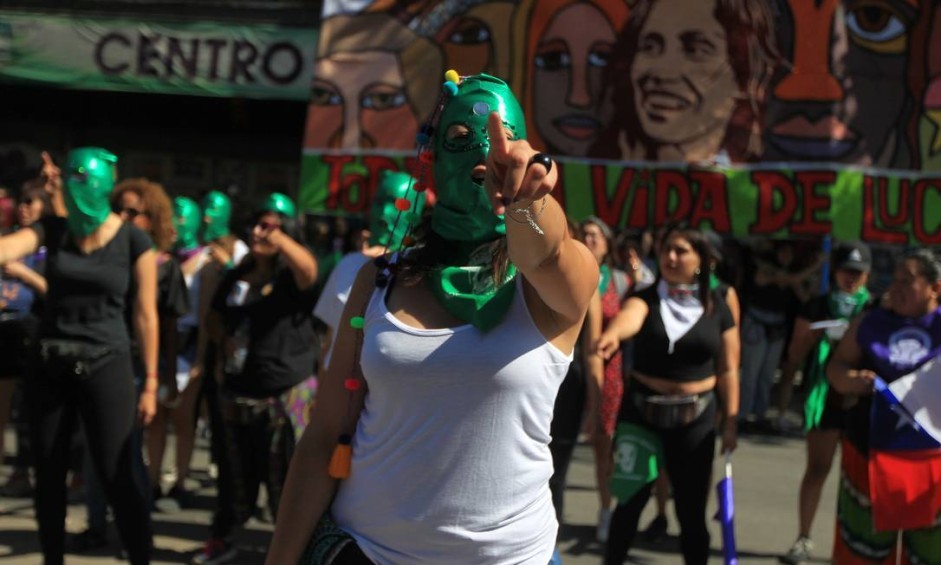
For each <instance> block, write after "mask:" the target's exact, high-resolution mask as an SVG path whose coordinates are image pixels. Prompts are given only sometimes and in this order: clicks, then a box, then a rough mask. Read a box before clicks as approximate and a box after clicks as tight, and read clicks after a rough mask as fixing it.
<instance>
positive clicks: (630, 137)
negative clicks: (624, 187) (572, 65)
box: [590, 0, 781, 162]
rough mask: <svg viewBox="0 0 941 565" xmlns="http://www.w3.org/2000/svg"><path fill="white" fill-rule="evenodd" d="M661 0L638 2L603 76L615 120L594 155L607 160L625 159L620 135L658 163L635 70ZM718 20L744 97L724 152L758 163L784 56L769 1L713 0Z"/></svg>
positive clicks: (738, 159)
mask: <svg viewBox="0 0 941 565" xmlns="http://www.w3.org/2000/svg"><path fill="white" fill-rule="evenodd" d="M656 1H657V0H638V1H637V3H636V4H634V6H633V8H631V19H630V22H629V23H628V25H627V26H625V27H624V29H623V30H622V31H621V33H620V34H619V36H618V41H617V43H616V44H615V48H614V52H613V53H612V62H611V64H610V65H608V68H607V71H606V77H605V84H606V93H605V95H606V96H612V97H613V99H614V100H615V101H617V102H618V103H617V104H615V111H614V117H613V119H612V120H611V123H610V125H609V127H607V128H606V129H605V130H604V131H602V133H601V134H600V135H599V136H598V140H597V141H596V142H595V144H594V145H593V147H592V150H591V151H590V155H591V156H593V157H603V158H608V159H618V158H620V157H621V152H620V146H619V143H618V140H619V137H620V135H621V132H622V131H623V132H624V133H625V134H626V136H627V141H628V142H629V143H631V144H636V143H639V144H640V145H641V146H642V147H644V148H645V155H644V158H645V159H648V160H654V159H656V143H655V142H654V140H653V139H650V138H649V137H648V136H647V135H646V134H645V132H644V130H643V128H642V127H641V125H640V121H639V119H638V118H637V111H636V110H635V108H636V106H635V97H636V93H635V92H634V85H633V84H632V82H631V68H632V67H633V65H634V57H635V56H636V55H637V46H638V45H639V42H640V34H641V32H642V31H643V29H644V25H645V24H646V23H647V18H648V17H649V16H650V12H651V10H652V9H653V6H654V4H655V3H656ZM713 1H714V2H715V5H716V7H715V11H714V12H713V15H714V16H715V18H716V21H718V22H719V24H720V25H722V28H723V29H724V30H725V35H726V43H727V45H728V58H729V64H730V65H731V67H732V72H733V73H734V74H735V82H736V84H737V85H738V87H739V89H740V90H741V91H742V92H743V93H744V94H745V96H743V97H741V98H738V99H737V100H736V102H735V107H734V108H733V110H732V115H731V117H730V119H729V124H728V126H727V127H726V132H725V138H724V139H723V141H722V147H723V148H725V149H726V150H727V151H728V153H729V157H730V158H731V159H732V161H734V162H748V161H757V160H758V158H759V157H760V156H761V153H762V149H761V134H762V130H761V128H762V125H763V124H762V122H763V119H764V110H765V106H766V104H767V90H768V85H769V83H770V82H771V77H772V75H773V74H774V70H775V68H776V67H777V66H778V65H779V63H780V60H781V57H780V55H779V54H778V50H777V46H776V44H775V37H774V26H773V23H772V22H773V20H772V16H771V13H770V10H769V8H768V6H767V5H766V0H713Z"/></svg>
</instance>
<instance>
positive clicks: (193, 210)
mask: <svg viewBox="0 0 941 565" xmlns="http://www.w3.org/2000/svg"><path fill="white" fill-rule="evenodd" d="M200 221H201V218H200V217H199V205H197V204H196V201H194V200H193V199H192V198H187V197H185V196H177V197H176V198H174V199H173V226H174V227H175V228H176V248H177V249H179V250H181V251H189V250H190V249H195V248H197V247H199V238H198V234H199V223H200Z"/></svg>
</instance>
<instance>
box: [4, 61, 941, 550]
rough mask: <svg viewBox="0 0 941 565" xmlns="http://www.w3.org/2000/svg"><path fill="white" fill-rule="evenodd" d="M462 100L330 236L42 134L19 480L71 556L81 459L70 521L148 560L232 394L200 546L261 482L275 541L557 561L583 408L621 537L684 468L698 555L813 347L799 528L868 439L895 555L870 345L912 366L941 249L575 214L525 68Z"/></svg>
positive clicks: (617, 546)
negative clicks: (171, 469)
mask: <svg viewBox="0 0 941 565" xmlns="http://www.w3.org/2000/svg"><path fill="white" fill-rule="evenodd" d="M438 108H439V110H438V111H437V112H436V113H435V115H434V116H433V124H432V125H433V127H429V128H428V129H427V130H423V132H424V131H429V132H434V135H426V134H425V133H423V134H422V135H425V137H424V138H420V139H419V141H418V145H419V151H420V155H419V159H417V161H416V162H417V163H419V164H421V167H423V168H420V169H419V170H417V171H414V176H411V175H409V174H405V173H392V172H389V173H384V174H383V175H382V177H381V179H380V181H379V185H378V189H377V191H376V194H375V196H374V201H373V204H372V207H371V209H370V213H369V224H368V225H367V226H364V229H363V230H349V232H348V233H347V234H346V242H345V244H344V245H343V247H344V248H345V249H347V250H348V251H349V253H348V255H346V256H345V257H344V258H342V259H340V260H337V257H336V248H337V246H333V245H332V244H331V245H329V246H328V248H327V249H324V248H322V247H318V246H317V245H315V244H313V243H312V244H311V245H310V246H308V245H307V244H305V237H304V232H305V230H304V229H303V225H302V216H301V215H300V214H299V213H298V212H299V211H298V209H297V207H296V205H295V203H294V202H293V201H292V199H291V198H290V197H288V196H286V195H284V194H280V193H272V194H270V195H265V197H264V198H263V199H262V200H261V201H260V202H259V204H258V205H257V206H256V207H254V209H253V210H252V215H251V221H250V222H248V224H247V225H246V226H244V229H241V230H240V229H238V228H237V227H233V222H232V218H233V204H232V201H231V200H230V198H229V197H228V196H227V195H226V194H225V193H223V192H221V191H210V192H208V193H206V194H204V195H202V197H201V198H200V201H199V202H197V201H196V200H194V199H191V198H188V197H186V196H175V197H171V196H170V195H169V194H168V193H167V192H166V190H165V189H164V187H162V186H161V185H160V184H158V183H155V182H152V181H150V180H147V179H143V178H131V179H120V176H119V170H120V167H119V163H118V159H117V157H116V156H115V155H114V154H113V153H111V152H109V151H107V150H105V149H101V148H94V147H88V148H80V149H75V150H73V151H71V152H70V153H69V154H68V156H67V158H66V159H65V161H64V162H62V163H61V164H59V165H57V164H55V163H54V162H53V161H52V159H51V158H50V157H49V156H48V155H44V165H43V168H42V170H41V171H39V172H38V174H37V177H36V178H35V179H34V180H31V181H29V182H27V183H26V184H25V185H24V186H22V187H21V189H20V190H18V191H16V192H15V194H13V193H11V195H10V196H11V197H13V196H15V199H16V206H15V218H14V217H12V216H11V218H10V219H9V221H7V222H6V223H7V224H8V225H4V226H3V227H4V229H5V232H6V233H4V235H3V237H0V266H2V279H0V284H2V288H3V294H2V298H0V340H2V346H3V351H4V355H2V356H0V432H2V426H3V425H4V424H6V422H7V417H8V416H9V414H10V412H11V403H15V404H16V412H17V413H18V414H20V422H19V424H18V425H17V439H18V440H17V442H16V456H15V459H14V469H13V472H12V474H11V475H10V479H9V482H8V484H7V485H6V487H4V492H5V493H6V494H8V495H9V494H11V493H12V494H16V495H24V494H27V493H30V492H31V493H33V497H34V501H35V508H36V518H37V522H38V531H39V538H40V543H41V547H42V552H43V556H44V560H45V562H46V563H48V564H54V563H62V562H63V556H64V554H65V552H66V547H67V543H66V536H65V529H64V521H65V511H66V505H67V499H68V488H69V487H68V482H67V479H68V476H69V472H70V470H71V471H72V472H73V474H75V475H76V476H82V477H83V478H84V481H85V485H86V490H87V495H86V503H87V506H88V529H87V530H86V531H84V532H82V533H81V534H79V535H78V536H76V538H75V539H73V540H72V541H71V545H72V549H73V550H76V551H83V550H87V549H91V548H95V547H100V546H102V545H104V544H106V543H107V539H106V535H105V532H106V527H107V507H108V506H110V507H111V509H112V511H113V515H114V523H115V525H116V526H117V530H118V533H119V535H120V540H121V543H122V546H123V548H124V551H125V552H126V556H127V558H128V560H130V561H131V562H132V563H148V562H149V560H150V557H151V552H152V549H153V539H152V538H153V536H152V531H151V522H150V519H151V518H150V516H151V512H152V511H153V510H154V508H155V505H156V503H157V502H158V501H160V500H164V499H167V498H169V499H172V500H174V501H175V502H176V503H178V504H179V505H181V506H185V505H187V504H188V503H189V498H190V496H191V493H189V492H188V491H187V487H186V478H187V477H188V476H189V474H190V461H191V459H192V454H193V446H194V442H195V438H196V434H197V432H196V429H197V420H198V419H200V418H202V417H203V415H205V419H206V421H207V422H208V424H207V427H208V429H209V432H210V437H211V450H210V451H211V458H212V462H213V464H214V466H215V467H216V468H217V469H218V474H217V477H216V479H215V480H216V489H217V493H218V495H217V498H216V508H215V512H214V516H213V520H212V523H211V525H210V527H209V531H208V532H207V542H206V544H205V547H204V549H203V550H201V551H200V552H198V553H197V554H196V555H194V556H193V558H192V563H224V562H229V561H233V560H235V559H237V556H236V543H235V542H236V537H237V535H238V529H239V527H240V526H241V525H243V524H244V523H245V522H246V520H247V519H248V518H249V517H250V516H252V514H253V513H254V512H255V510H256V504H257V498H258V496H259V489H260V487H261V486H262V485H264V487H265V490H266V492H267V500H268V503H269V510H270V513H271V516H272V517H273V519H274V520H275V523H276V527H275V532H274V536H273V541H272V544H271V548H270V551H269V556H268V562H269V563H272V564H281V563H295V562H300V563H305V564H308V563H309V564H337V565H343V564H349V563H353V564H357V563H373V562H379V563H418V562H434V563H442V562H447V563H533V564H539V565H544V564H546V563H550V562H559V555H558V552H557V551H556V550H555V541H556V536H557V533H558V524H559V522H560V521H562V519H563V517H564V514H563V502H564V491H565V485H566V473H567V469H568V466H569V462H570V460H571V456H572V452H573V449H574V448H575V445H576V444H577V443H578V441H579V438H580V437H581V438H588V441H589V443H590V444H591V447H592V449H593V453H594V456H595V467H596V479H597V487H598V495H599V500H598V503H599V506H598V524H597V532H596V533H597V538H598V541H599V542H601V543H603V544H604V552H603V553H604V562H605V563H611V564H620V563H622V562H623V561H624V559H625V558H626V556H627V553H628V552H629V550H630V548H631V546H632V544H633V542H634V539H635V537H636V535H637V534H638V530H639V529H640V525H639V523H638V522H639V519H640V516H641V512H642V510H643V509H644V507H645V505H646V504H647V502H648V500H649V499H650V498H651V496H652V495H653V497H654V498H655V500H656V503H657V517H656V519H655V520H654V521H653V522H652V523H651V524H649V525H647V527H646V528H645V529H644V532H643V535H645V536H648V537H650V539H656V538H657V537H658V536H662V535H663V533H665V531H666V529H667V524H668V519H667V501H668V500H669V499H670V498H671V497H672V499H673V503H674V504H673V508H674V512H675V515H676V519H677V521H678V524H679V528H680V547H681V551H682V554H683V558H684V561H685V562H686V563H688V564H701V563H706V562H707V560H708V556H709V548H710V536H709V529H708V527H707V518H708V516H707V514H706V507H707V502H708V499H709V496H710V494H709V493H710V491H711V484H712V482H713V459H714V457H715V455H716V450H717V447H718V449H719V450H720V451H721V452H722V453H731V452H732V451H734V450H735V449H736V446H737V442H738V436H739V434H740V433H744V434H751V433H793V432H794V429H793V428H794V423H793V422H794V420H795V418H793V417H788V412H789V409H790V406H791V403H792V389H793V388H795V386H796V383H798V379H797V377H798V375H801V378H800V381H799V383H800V391H801V394H800V395H799V397H800V398H801V399H802V400H803V401H804V407H803V409H802V410H800V411H801V412H802V413H803V418H802V419H803V422H804V427H805V428H806V443H807V466H806V472H805V475H804V477H803V480H802V483H801V486H800V491H799V493H795V499H797V500H799V531H798V532H797V540H796V541H795V542H794V544H793V546H792V547H791V548H790V549H788V550H787V551H786V552H785V553H783V554H782V556H781V559H782V561H784V562H787V563H792V564H796V563H801V562H804V561H806V560H807V559H808V558H809V557H810V553H811V551H812V550H813V544H812V541H811V540H810V529H811V524H812V522H813V519H814V515H815V513H816V508H817V506H818V504H819V502H820V498H821V491H822V486H823V483H824V480H825V479H826V477H827V475H828V473H829V471H830V467H831V465H832V462H833V459H834V456H835V453H836V451H837V447H838V445H839V444H840V443H841V441H842V444H843V452H844V455H843V464H842V469H841V473H842V474H843V476H844V481H843V483H844V484H843V487H842V488H843V489H844V490H852V492H853V493H855V494H853V495H852V496H850V495H845V496H844V494H843V493H841V499H840V505H841V511H840V515H839V520H840V528H839V529H838V533H837V543H836V545H837V548H836V550H835V555H836V556H837V562H838V563H864V562H869V561H866V560H865V559H866V558H864V557H860V555H864V554H866V552H865V551H863V552H862V553H861V551H862V550H860V547H863V548H864V549H865V548H870V549H871V551H869V553H868V555H869V558H872V559H876V558H875V557H874V556H875V555H876V554H877V553H879V551H882V549H884V548H883V547H882V546H881V545H880V544H881V543H882V542H883V541H884V540H883V537H880V536H876V537H873V534H872V532H869V531H864V530H865V529H862V530H861V529H859V528H857V529H854V527H855V526H858V525H859V523H860V522H859V518H858V513H859V512H863V513H865V508H864V509H863V510H860V509H859V508H854V512H857V514H854V516H856V517H857V518H856V519H855V520H851V519H850V518H847V514H845V513H844V512H843V507H844V506H846V505H847V504H849V502H848V501H849V500H850V499H853V496H855V497H857V498H858V497H859V496H860V495H859V490H858V489H856V490H853V489H852V484H853V481H861V482H863V483H865V482H866V481H868V479H867V477H866V472H867V471H866V468H865V465H864V464H861V463H860V461H865V457H866V453H867V450H868V443H867V441H866V438H867V434H868V431H869V428H868V426H869V421H868V414H869V412H868V395H870V394H871V393H872V390H873V381H874V374H875V373H874V371H876V372H878V374H879V375H880V376H881V377H882V378H884V379H887V380H891V379H892V378H895V377H897V376H901V375H904V374H907V373H909V372H911V371H912V370H914V369H917V368H918V367H919V366H921V365H923V364H924V363H926V362H927V361H929V360H931V359H932V355H933V354H934V352H936V349H937V347H936V344H941V329H939V328H941V325H938V322H937V320H938V307H939V304H938V300H939V296H941V262H939V260H938V258H936V257H935V256H934V255H932V254H931V253H930V252H927V251H924V250H921V251H917V252H915V253H912V254H908V255H905V256H904V257H903V258H902V259H901V260H900V261H899V263H898V266H897V267H896V270H895V272H894V278H893V282H892V285H891V286H890V288H889V291H888V292H887V293H886V294H885V296H882V297H873V296H872V295H871V294H870V293H869V291H868V290H867V285H866V283H867V277H868V274H869V272H870V271H871V269H872V258H871V254H870V251H869V249H868V248H867V247H866V246H865V245H864V244H862V243H844V244H841V245H839V246H838V247H837V248H836V249H835V251H834V253H833V254H832V257H827V256H826V255H825V254H823V253H820V252H817V251H816V249H817V248H818V247H819V243H818V242H795V241H779V242H770V241H760V242H755V243H752V244H750V245H749V246H744V245H742V244H741V243H740V242H738V241H737V240H734V239H731V238H723V237H720V236H718V235H717V234H715V233H713V232H710V231H708V230H707V231H703V230H699V229H692V228H690V227H688V226H685V225H674V226H659V227H656V228H652V229H650V230H647V231H644V232H638V233H634V232H629V231H621V232H617V233H616V232H615V231H614V230H612V228H611V227H610V226H608V225H607V224H606V223H605V222H604V221H603V220H601V219H600V218H597V217H589V218H587V219H584V220H583V221H581V223H575V222H572V221H571V220H569V219H567V218H566V216H565V213H564V210H563V209H562V208H561V207H560V206H559V204H558V203H557V202H556V200H555V199H554V198H552V197H551V193H552V190H553V188H554V186H555V183H556V180H557V176H558V169H557V168H556V167H553V161H552V159H551V158H550V157H549V156H547V155H545V154H543V153H540V152H537V151H536V150H534V149H533V148H532V147H531V146H530V145H529V143H528V142H527V141H526V126H525V119H524V117H523V115H522V111H521V109H520V107H519V105H518V103H517V102H516V99H515V97H514V96H513V94H512V92H511V91H510V90H509V88H508V87H507V85H506V84H505V83H503V82H502V81H500V80H499V79H496V78H494V77H490V76H487V75H475V76H470V77H458V76H456V74H455V75H453V76H449V77H448V80H447V82H446V87H445V88H444V89H443V91H442V93H441V95H440V98H439V106H438ZM425 153H428V154H433V155H434V158H433V159H424V158H422V156H423V155H424V154H425ZM429 178H433V179H434V186H435V191H436V199H435V200H436V202H435V205H434V206H430V205H429V206H427V207H426V206H425V190H424V189H425V188H426V187H427V184H428V182H427V181H428V179H429ZM119 179H120V180H119ZM7 208H8V211H10V212H13V210H14V208H13V207H12V206H10V207H7ZM824 267H826V268H824ZM828 270H829V272H830V275H825V274H823V275H822V274H821V273H822V272H823V273H826V272H827V271H828ZM821 278H823V279H824V280H823V284H821ZM827 283H828V284H827ZM822 288H826V290H824V291H823V292H822V293H821V292H820V289H822ZM912 326H915V327H918V328H921V333H923V334H924V335H925V336H927V338H926V339H927V344H925V346H924V347H923V348H922V349H923V350H924V351H921V352H919V353H918V354H917V355H916V354H909V355H906V356H905V358H904V359H901V358H900V359H896V358H895V357H892V356H891V355H890V354H888V353H886V351H888V350H889V349H891V348H890V347H889V346H887V345H886V343H887V342H892V340H893V339H895V338H894V337H893V336H895V334H894V333H893V331H895V330H897V329H898V328H909V329H910V328H911V327H912ZM919 335H921V334H919ZM892 343H894V342H892ZM909 353H911V352H909ZM831 358H833V362H830V363H828V361H829V360H830V359H831ZM776 382H777V383H778V386H777V399H778V402H777V406H778V410H777V411H776V412H775V411H774V410H773V409H771V410H769V408H770V406H771V404H772V402H771V399H772V390H773V388H774V385H775V383H776ZM14 400H15V402H14ZM77 421H80V422H81V429H82V433H81V435H82V438H83V443H84V451H85V457H84V465H78V466H76V464H75V462H74V461H73V460H72V459H73V458H72V457H71V455H72V453H73V450H72V449H71V446H72V444H73V443H74V441H75V438H74V435H75V434H74V433H73V431H74V429H75V426H74V424H75V423H76V422H77ZM171 429H172V430H173V433H174V434H175V440H176V441H175V450H176V453H175V457H174V462H175V482H174V484H173V485H172V486H171V487H170V488H169V489H167V490H166V491H164V490H163V489H162V488H161V477H162V475H163V466H164V459H165V451H166V445H167V436H168V433H169V431H170V430H171ZM2 439H3V433H0V453H2V452H3V447H4V446H3V443H2ZM848 451H849V452H850V453H852V454H853V457H851V458H849V459H847V455H846V453H847V452H848ZM637 469H644V470H645V471H644V472H641V473H638V472H636V471H637ZM853 500H855V499H853ZM857 506H859V505H858V504H857ZM863 506H865V505H863ZM863 519H865V518H863ZM919 532H920V534H921V537H918V538H917V543H914V544H909V545H908V546H906V549H905V555H906V557H907V558H910V559H911V562H912V563H914V562H928V561H917V560H916V558H920V557H921V556H923V555H931V551H933V549H932V548H934V549H938V544H939V543H941V530H939V529H938V527H937V526H933V527H932V526H930V525H929V526H927V527H926V528H925V529H923V530H920V531H919ZM919 532H914V533H910V535H916V537H917V534H919ZM912 539H914V538H912ZM925 548H928V549H927V550H926V549H925ZM867 551H868V550H867ZM925 551H927V552H928V553H919V552H925ZM879 555H882V554H881V553H880V554H879ZM934 555H935V556H936V555H937V554H934ZM882 558H884V556H883V557H882ZM880 559H881V558H880ZM873 562H881V561H879V560H878V559H876V560H875V561H873Z"/></svg>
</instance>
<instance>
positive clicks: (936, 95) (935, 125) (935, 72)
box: [920, 8, 941, 169]
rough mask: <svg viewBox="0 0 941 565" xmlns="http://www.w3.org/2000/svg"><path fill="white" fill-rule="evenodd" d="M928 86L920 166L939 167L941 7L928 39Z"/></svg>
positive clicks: (940, 144)
mask: <svg viewBox="0 0 941 565" xmlns="http://www.w3.org/2000/svg"><path fill="white" fill-rule="evenodd" d="M926 52H927V53H928V65H927V67H928V88H927V89H926V90H925V98H924V106H925V116H924V120H923V123H922V127H921V132H920V138H921V139H920V142H921V146H922V168H923V169H939V168H941V9H938V8H935V10H934V21H933V22H932V24H931V32H930V37H929V39H928V49H927V50H926Z"/></svg>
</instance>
